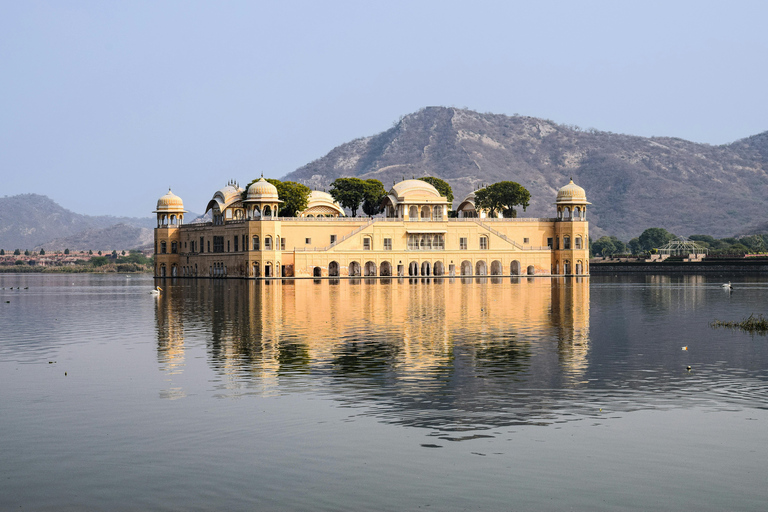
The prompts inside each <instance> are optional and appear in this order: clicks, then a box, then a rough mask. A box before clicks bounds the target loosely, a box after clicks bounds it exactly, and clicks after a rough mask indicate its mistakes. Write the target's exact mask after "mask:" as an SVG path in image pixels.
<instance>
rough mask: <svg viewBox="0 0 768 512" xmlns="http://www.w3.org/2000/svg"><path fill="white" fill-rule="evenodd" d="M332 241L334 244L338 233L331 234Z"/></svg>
mask: <svg viewBox="0 0 768 512" xmlns="http://www.w3.org/2000/svg"><path fill="white" fill-rule="evenodd" d="M331 243H332V244H335V243H336V235H331Z"/></svg>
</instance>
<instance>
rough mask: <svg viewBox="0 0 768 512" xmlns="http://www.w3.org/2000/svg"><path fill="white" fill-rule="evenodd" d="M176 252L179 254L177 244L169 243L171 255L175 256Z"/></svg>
mask: <svg viewBox="0 0 768 512" xmlns="http://www.w3.org/2000/svg"><path fill="white" fill-rule="evenodd" d="M177 252H179V250H178V244H177V243H176V242H171V254H176V253H177Z"/></svg>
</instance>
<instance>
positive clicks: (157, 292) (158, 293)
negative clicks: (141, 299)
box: [149, 286, 163, 295]
mask: <svg viewBox="0 0 768 512" xmlns="http://www.w3.org/2000/svg"><path fill="white" fill-rule="evenodd" d="M161 291H163V289H162V288H160V287H159V286H155V289H154V290H149V293H150V294H152V295H160V292H161Z"/></svg>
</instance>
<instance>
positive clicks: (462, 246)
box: [459, 238, 467, 251]
mask: <svg viewBox="0 0 768 512" xmlns="http://www.w3.org/2000/svg"><path fill="white" fill-rule="evenodd" d="M459 249H461V250H462V251H466V250H467V239H466V238H459Z"/></svg>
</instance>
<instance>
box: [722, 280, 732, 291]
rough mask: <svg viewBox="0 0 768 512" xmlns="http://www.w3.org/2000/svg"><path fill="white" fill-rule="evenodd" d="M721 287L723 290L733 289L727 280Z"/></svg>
mask: <svg viewBox="0 0 768 512" xmlns="http://www.w3.org/2000/svg"><path fill="white" fill-rule="evenodd" d="M723 289H725V290H733V287H732V286H731V282H730V281H728V283H727V284H724V285H723Z"/></svg>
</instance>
